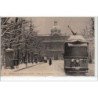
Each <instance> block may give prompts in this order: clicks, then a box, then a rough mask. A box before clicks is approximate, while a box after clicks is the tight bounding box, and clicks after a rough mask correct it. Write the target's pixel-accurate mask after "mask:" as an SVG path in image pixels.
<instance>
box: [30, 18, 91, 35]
mask: <svg viewBox="0 0 98 98" xmlns="http://www.w3.org/2000/svg"><path fill="white" fill-rule="evenodd" d="M29 19H32V21H33V23H34V24H35V26H36V27H37V28H36V29H37V30H38V31H39V32H38V34H42V35H44V34H45V35H49V34H50V33H51V28H52V27H53V25H54V21H57V22H58V27H59V28H60V29H61V33H62V34H71V32H70V30H69V29H68V25H70V26H71V28H72V29H73V30H74V31H75V32H77V33H80V32H83V29H85V28H86V26H87V27H88V28H89V27H90V25H91V18H90V17H33V18H29Z"/></svg>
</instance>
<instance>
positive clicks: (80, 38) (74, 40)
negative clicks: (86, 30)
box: [66, 35, 87, 43]
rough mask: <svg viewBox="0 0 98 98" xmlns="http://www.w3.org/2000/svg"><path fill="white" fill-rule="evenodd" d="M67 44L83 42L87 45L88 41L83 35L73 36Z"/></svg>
mask: <svg viewBox="0 0 98 98" xmlns="http://www.w3.org/2000/svg"><path fill="white" fill-rule="evenodd" d="M66 42H71V43H72V42H81V43H87V41H86V39H85V38H84V37H83V36H81V35H71V36H70V37H69V38H68V41H66Z"/></svg>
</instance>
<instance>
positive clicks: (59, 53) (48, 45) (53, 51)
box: [39, 21, 68, 60]
mask: <svg viewBox="0 0 98 98" xmlns="http://www.w3.org/2000/svg"><path fill="white" fill-rule="evenodd" d="M50 32H51V33H50V35H48V36H39V39H41V40H42V49H41V55H43V56H44V57H46V58H47V59H49V58H51V59H53V60H58V59H63V53H64V49H63V46H64V42H65V41H66V40H67V39H68V36H64V35H62V33H61V30H60V28H59V27H58V25H57V21H54V26H53V27H52V28H51V30H50Z"/></svg>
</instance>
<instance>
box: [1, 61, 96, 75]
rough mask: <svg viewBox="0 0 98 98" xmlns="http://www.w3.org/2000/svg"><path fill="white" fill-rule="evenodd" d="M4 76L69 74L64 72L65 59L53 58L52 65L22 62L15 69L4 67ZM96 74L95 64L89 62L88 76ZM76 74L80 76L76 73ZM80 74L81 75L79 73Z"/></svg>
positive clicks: (2, 72) (2, 73)
mask: <svg viewBox="0 0 98 98" xmlns="http://www.w3.org/2000/svg"><path fill="white" fill-rule="evenodd" d="M1 75H2V76H67V75H66V74H65V72H64V61H63V60H53V61H52V65H51V66H50V65H49V64H48V63H42V62H40V63H37V64H32V63H29V64H27V67H26V65H25V64H20V65H19V68H15V69H4V68H2V71H1ZM93 75H94V64H89V71H88V73H87V74H86V76H93ZM75 76H78V74H76V75H75ZM79 76H81V75H80V74H79Z"/></svg>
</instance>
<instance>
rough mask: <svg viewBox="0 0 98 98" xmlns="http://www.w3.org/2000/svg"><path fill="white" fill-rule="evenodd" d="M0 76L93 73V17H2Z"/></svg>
mask: <svg viewBox="0 0 98 98" xmlns="http://www.w3.org/2000/svg"><path fill="white" fill-rule="evenodd" d="M2 76H43V77H44V76H56V77H57V76H59V77H65V78H66V76H74V77H75V76H86V77H89V76H95V18H94V17H1V77H2Z"/></svg>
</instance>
